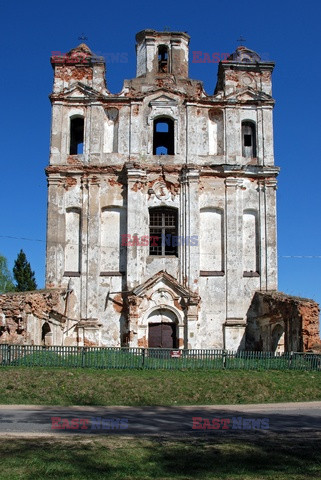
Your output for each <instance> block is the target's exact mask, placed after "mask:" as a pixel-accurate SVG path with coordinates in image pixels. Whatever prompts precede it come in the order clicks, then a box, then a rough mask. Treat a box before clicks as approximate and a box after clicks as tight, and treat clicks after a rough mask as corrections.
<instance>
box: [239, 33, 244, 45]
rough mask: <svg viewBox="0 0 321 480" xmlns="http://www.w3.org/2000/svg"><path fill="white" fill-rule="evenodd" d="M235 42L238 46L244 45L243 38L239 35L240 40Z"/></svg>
mask: <svg viewBox="0 0 321 480" xmlns="http://www.w3.org/2000/svg"><path fill="white" fill-rule="evenodd" d="M237 42H238V44H239V45H244V43H245V38H244V37H243V36H242V35H240V38H239V39H238V40H237Z"/></svg>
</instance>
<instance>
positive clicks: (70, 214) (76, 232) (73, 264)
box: [65, 207, 81, 276]
mask: <svg viewBox="0 0 321 480" xmlns="http://www.w3.org/2000/svg"><path fill="white" fill-rule="evenodd" d="M65 242H66V245H65V276H67V275H68V274H72V273H74V274H75V273H79V272H80V265H81V210H80V208H77V207H71V208H67V211H66V233H65Z"/></svg>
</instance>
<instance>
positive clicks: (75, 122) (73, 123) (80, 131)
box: [69, 117, 84, 155]
mask: <svg viewBox="0 0 321 480" xmlns="http://www.w3.org/2000/svg"><path fill="white" fill-rule="evenodd" d="M83 148H84V119H83V117H74V118H71V119H70V149H69V154H70V155H81V154H82V153H83Z"/></svg>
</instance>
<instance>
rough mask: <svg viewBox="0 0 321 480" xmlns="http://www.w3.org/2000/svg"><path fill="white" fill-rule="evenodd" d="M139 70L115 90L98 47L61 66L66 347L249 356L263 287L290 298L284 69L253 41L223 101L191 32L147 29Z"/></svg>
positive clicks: (57, 232) (55, 229)
mask: <svg viewBox="0 0 321 480" xmlns="http://www.w3.org/2000/svg"><path fill="white" fill-rule="evenodd" d="M136 55H137V73H136V77H135V78H133V79H131V80H125V82H124V86H123V89H122V91H121V92H120V93H119V94H112V93H110V92H109V91H108V89H107V87H106V72H105V64H104V59H103V58H100V57H97V56H95V55H94V54H93V53H92V52H91V51H90V49H89V48H88V47H87V46H86V45H84V44H82V45H79V47H77V48H75V49H73V50H71V52H69V54H68V56H64V57H61V56H55V57H52V58H51V62H52V65H53V68H54V86H53V92H52V94H51V96H50V98H51V102H52V127H51V148H50V162H49V166H48V167H47V169H46V172H47V177H48V220H47V267H46V287H47V288H63V289H65V290H66V292H67V293H66V295H65V305H64V316H65V318H66V319H67V322H68V328H65V330H64V331H65V334H64V338H63V340H62V341H63V343H64V345H99V346H130V347H167V348H217V349H221V348H225V349H230V350H237V349H242V348H245V329H246V325H247V319H248V312H249V308H250V305H251V301H252V299H253V296H254V293H255V292H266V291H274V290H276V289H277V247H276V183H277V182H276V177H277V174H278V171H279V169H278V167H276V166H275V165H274V154H273V122H272V111H273V106H274V100H273V98H272V91H271V74H272V71H273V67H274V64H273V62H263V61H261V59H260V57H259V55H258V54H256V53H255V52H253V51H251V50H249V49H247V48H246V47H244V46H241V47H238V48H237V50H236V52H235V53H234V54H233V55H231V56H230V57H229V58H228V59H227V60H226V61H223V62H220V64H219V69H218V79H217V84H216V88H215V91H214V94H212V95H208V94H206V93H205V91H204V89H203V86H202V83H201V82H200V81H197V80H192V79H190V78H189V76H188V59H189V36H188V35H187V34H186V33H182V32H156V31H153V30H144V31H141V32H139V33H138V34H137V36H136Z"/></svg>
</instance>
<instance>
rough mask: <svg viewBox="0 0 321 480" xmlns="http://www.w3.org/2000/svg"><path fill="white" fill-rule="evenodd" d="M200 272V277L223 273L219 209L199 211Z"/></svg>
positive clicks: (222, 217)
mask: <svg viewBox="0 0 321 480" xmlns="http://www.w3.org/2000/svg"><path fill="white" fill-rule="evenodd" d="M200 271H201V275H202V276H206V274H209V275H220V274H223V272H224V212H223V210H222V209H220V208H202V209H201V211H200Z"/></svg>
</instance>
